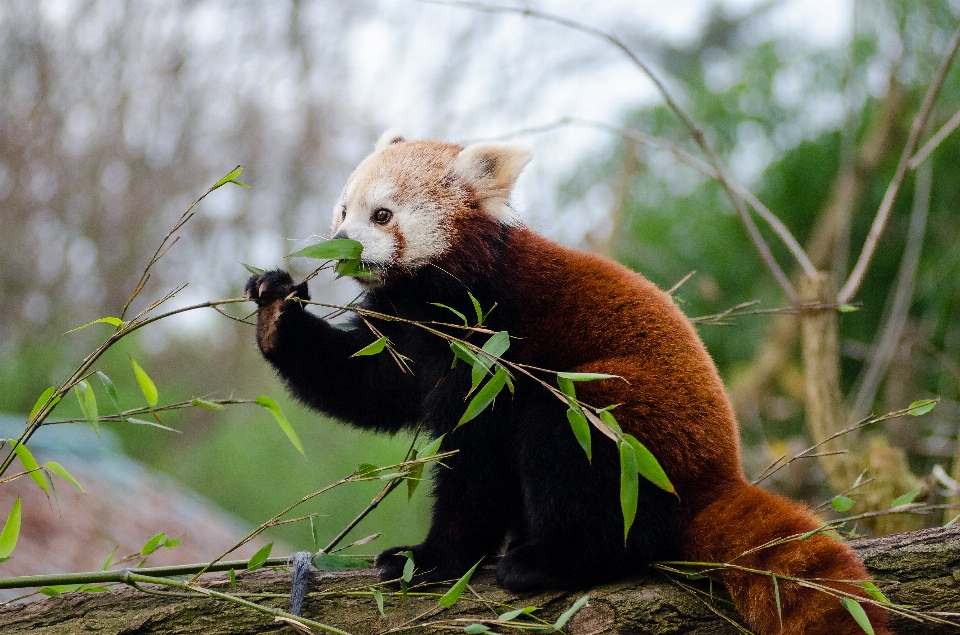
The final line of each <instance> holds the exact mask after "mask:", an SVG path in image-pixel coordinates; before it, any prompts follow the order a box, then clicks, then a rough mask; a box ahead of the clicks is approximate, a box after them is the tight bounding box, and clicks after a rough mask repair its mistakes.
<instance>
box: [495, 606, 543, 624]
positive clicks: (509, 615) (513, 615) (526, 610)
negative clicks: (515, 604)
mask: <svg viewBox="0 0 960 635" xmlns="http://www.w3.org/2000/svg"><path fill="white" fill-rule="evenodd" d="M536 610H537V607H535V606H525V607H523V608H522V609H515V610H513V611H507V612H506V613H503V614H501V615H499V616H497V621H498V622H509V621H510V620H515V619H517V618H518V617H520V616H521V615H530V614H531V613H533V612H534V611H536Z"/></svg>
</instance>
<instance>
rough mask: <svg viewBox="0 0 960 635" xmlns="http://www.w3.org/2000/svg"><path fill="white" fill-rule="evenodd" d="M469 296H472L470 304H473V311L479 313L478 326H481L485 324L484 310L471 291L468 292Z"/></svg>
mask: <svg viewBox="0 0 960 635" xmlns="http://www.w3.org/2000/svg"><path fill="white" fill-rule="evenodd" d="M467 295H468V296H470V302H471V303H472V304H473V310H474V311H475V312H476V313H477V326H480V325H481V324H483V309H481V308H480V301H479V300H477V299H476V298H475V297H474V296H473V294H472V293H470V292H469V291H467Z"/></svg>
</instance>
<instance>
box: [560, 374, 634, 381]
mask: <svg viewBox="0 0 960 635" xmlns="http://www.w3.org/2000/svg"><path fill="white" fill-rule="evenodd" d="M557 377H563V378H564V379H569V380H570V381H596V380H598V379H620V375H607V374H606V373H557Z"/></svg>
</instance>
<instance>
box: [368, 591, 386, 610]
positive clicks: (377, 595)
mask: <svg viewBox="0 0 960 635" xmlns="http://www.w3.org/2000/svg"><path fill="white" fill-rule="evenodd" d="M370 593H372V594H373V601H374V602H376V603H377V611H379V612H380V615H386V613H385V612H384V610H383V593H380V591H378V590H377V589H376V587H370Z"/></svg>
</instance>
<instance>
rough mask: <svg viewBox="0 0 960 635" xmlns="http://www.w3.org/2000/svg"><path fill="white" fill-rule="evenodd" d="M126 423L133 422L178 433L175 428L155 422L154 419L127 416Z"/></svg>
mask: <svg viewBox="0 0 960 635" xmlns="http://www.w3.org/2000/svg"><path fill="white" fill-rule="evenodd" d="M126 422H127V423H134V424H136V425H138V426H153V427H154V428H160V429H161V430H166V431H168V432H176V433H177V434H180V431H179V430H177V429H176V428H171V427H170V426H165V425H163V424H162V423H157V422H156V421H146V420H145V419H137V418H135V417H127V418H126Z"/></svg>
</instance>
